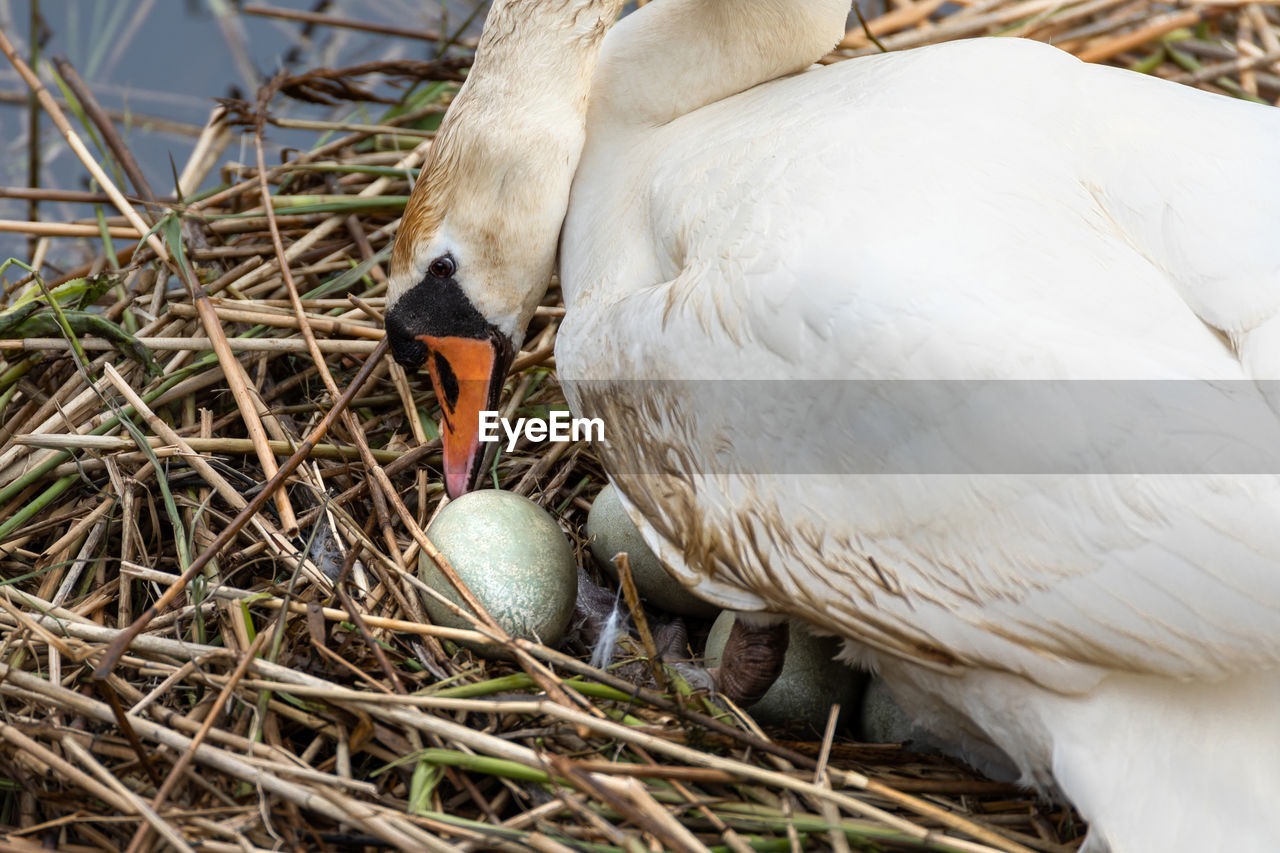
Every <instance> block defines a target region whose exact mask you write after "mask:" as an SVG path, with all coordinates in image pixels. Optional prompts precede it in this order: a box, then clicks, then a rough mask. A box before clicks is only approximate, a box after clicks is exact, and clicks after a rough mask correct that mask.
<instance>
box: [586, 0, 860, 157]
mask: <svg viewBox="0 0 1280 853" xmlns="http://www.w3.org/2000/svg"><path fill="white" fill-rule="evenodd" d="M850 5H851V4H850V2H849V0H656V2H653V3H650V4H649V5H647V6H645V7H644V8H642V9H640V10H638V11H636V12H635V13H634V14H632V15H628V16H627V17H626V18H623V19H622V21H620V22H619V23H618V25H617V26H616V27H614V28H613V30H612V32H610V34H609V36H608V38H607V39H606V40H605V45H604V48H603V50H602V51H601V54H600V64H599V66H598V67H597V68H596V74H595V79H594V81H593V83H592V90H591V112H590V118H589V120H588V134H592V133H595V132H596V130H597V128H599V129H600V130H601V131H604V132H607V129H609V128H616V127H618V126H633V127H634V126H644V125H649V126H653V125H659V124H664V123H666V122H668V121H671V120H672V119H674V118H678V117H679V116H682V115H685V114H686V113H690V112H693V111H694V110H696V109H698V108H699V107H703V106H706V105H707V104H710V103H714V102H715V101H719V100H722V99H723V98H727V97H729V96H730V95H735V94H737V93H738V92H742V91H745V90H747V89H750V88H751V87H752V86H755V85H757V84H759V83H763V82H765V81H767V80H773V79H774V78H776V77H782V76H784V75H787V74H793V73H795V72H797V71H801V70H803V69H804V68H805V67H807V66H808V65H810V64H812V63H813V62H815V61H816V60H818V59H819V58H820V57H822V56H823V55H825V54H826V53H827V52H828V51H829V50H831V48H832V46H834V45H835V44H836V42H838V41H839V40H840V39H841V38H842V37H843V36H844V32H845V29H844V25H845V20H846V18H847V17H848V15H849V7H850Z"/></svg>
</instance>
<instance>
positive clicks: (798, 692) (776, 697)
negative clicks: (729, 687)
mask: <svg viewBox="0 0 1280 853" xmlns="http://www.w3.org/2000/svg"><path fill="white" fill-rule="evenodd" d="M734 618H735V617H734V614H733V611H730V610H726V611H724V612H723V613H721V614H720V616H719V618H717V619H716V621H715V623H714V624H712V626H711V633H710V634H708V635H707V652H706V658H707V660H706V666H708V667H713V666H719V665H720V653H721V652H722V651H724V644H725V643H726V642H727V641H728V639H729V629H731V628H732V627H733V620H734ZM839 651H840V641H839V640H837V639H836V638H835V637H815V636H814V635H813V634H810V633H808V632H807V631H805V630H803V629H800V628H797V627H795V626H794V625H793V626H792V627H791V640H790V642H789V643H788V644H787V654H786V657H785V658H783V662H782V674H781V675H779V676H778V680H777V681H775V682H774V683H773V686H772V687H770V688H769V689H768V691H767V692H766V693H765V694H764V696H763V697H762V698H761V699H760V701H759V702H757V703H755V704H754V705H752V706H751V707H750V708H748V709H747V710H748V711H750V713H751V716H752V717H755V719H756V722H758V723H762V724H764V725H767V726H780V725H783V724H785V723H789V722H792V721H794V720H803V721H804V722H806V723H808V724H809V725H811V726H813V727H814V728H815V729H817V730H819V731H822V730H823V729H824V728H825V727H826V725H827V716H828V715H829V714H830V713H831V706H832V705H833V704H837V703H838V704H839V705H840V716H841V718H844V717H847V716H848V714H849V713H850V711H853V710H856V708H857V703H858V698H859V695H860V694H861V692H862V687H863V684H865V682H866V675H865V674H863V673H861V672H859V671H857V670H854V669H851V668H850V667H847V666H845V665H844V664H842V663H840V662H839V661H837V660H836V659H835V657H836V655H837V654H838V653H839Z"/></svg>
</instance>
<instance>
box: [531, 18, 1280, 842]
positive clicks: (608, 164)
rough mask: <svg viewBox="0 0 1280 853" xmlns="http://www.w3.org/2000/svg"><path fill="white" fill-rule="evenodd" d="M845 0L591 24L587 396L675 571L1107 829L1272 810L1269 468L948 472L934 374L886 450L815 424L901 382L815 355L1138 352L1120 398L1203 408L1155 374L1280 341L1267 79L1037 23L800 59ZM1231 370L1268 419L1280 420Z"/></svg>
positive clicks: (1075, 357)
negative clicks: (928, 453) (934, 459)
mask: <svg viewBox="0 0 1280 853" xmlns="http://www.w3.org/2000/svg"><path fill="white" fill-rule="evenodd" d="M577 2H578V3H579V4H583V3H585V4H586V5H591V4H590V3H586V0H577ZM567 5H569V6H572V5H574V3H573V2H570V3H568V4H567ZM841 5H844V6H845V9H844V11H847V3H844V4H841V3H837V2H833V0H805V2H795V3H794V4H793V7H792V8H794V9H795V10H804V14H806V15H809V16H810V17H812V18H813V21H812V22H806V21H804V20H800V21H799V22H798V23H795V22H793V27H794V29H795V30H796V32H795V33H793V34H792V36H793V41H794V43H795V44H796V45H797V47H796V49H795V53H794V55H792V56H786V55H780V54H779V50H780V49H779V48H778V47H777V46H776V44H771V45H767V46H761V45H760V44H758V43H756V42H754V41H752V37H751V36H750V35H749V34H750V33H752V32H758V31H768V32H769V33H770V34H771V36H773V37H774V38H775V41H776V42H780V43H783V44H785V43H787V39H788V32H787V30H786V26H785V25H784V24H781V23H778V22H777V21H775V22H773V25H771V26H761V24H762V21H761V20H759V19H753V17H752V16H754V15H766V14H776V13H778V10H779V9H783V8H785V7H787V6H788V4H777V3H772V2H762V3H758V4H753V5H752V8H751V9H750V10H748V8H747V6H746V4H741V3H725V4H723V7H732V8H733V14H734V15H736V16H737V19H734V18H718V17H717V16H718V15H721V14H723V8H721V9H720V10H718V11H717V8H716V7H717V4H716V3H715V2H714V0H660V2H656V3H653V4H651V5H650V6H649V7H646V8H645V9H643V10H641V11H640V12H638V13H636V14H634V15H632V16H629V17H628V18H626V19H624V20H623V22H622V23H620V24H618V25H617V26H616V27H615V28H614V29H613V31H612V32H611V33H610V34H609V35H608V36H607V37H606V38H605V40H604V44H603V47H602V48H601V52H600V61H599V65H598V67H597V68H596V70H595V75H594V78H593V82H592V88H591V93H590V102H589V107H588V108H587V110H586V113H585V119H584V120H585V147H584V148H583V151H582V154H581V159H580V160H579V161H578V163H577V168H576V171H574V172H573V175H574V177H573V184H572V192H571V194H570V196H569V203H568V209H567V216H566V219H565V222H564V228H563V231H562V234H561V238H560V258H559V264H560V275H561V286H562V289H563V292H564V297H565V303H566V307H567V314H566V317H565V320H564V322H563V324H562V325H561V328H560V332H559V336H558V340H557V346H556V361H557V369H558V373H559V375H560V378H561V380H562V381H563V382H564V383H565V386H566V391H567V394H568V395H569V397H570V402H571V404H572V405H573V406H574V408H575V409H576V410H577V411H578V413H579V414H583V415H588V416H592V417H602V418H603V419H604V421H605V423H606V434H607V438H608V446H607V447H606V448H605V449H604V450H603V453H604V456H605V462H606V466H607V467H608V468H609V470H610V472H611V475H612V477H613V478H614V480H615V481H616V482H617V484H618V486H619V488H620V490H621V492H622V494H623V495H624V496H625V498H626V502H627V504H628V507H629V509H630V510H631V512H632V515H633V517H634V519H635V520H636V522H637V523H638V525H639V526H640V528H641V530H642V532H643V533H644V535H645V538H646V540H647V541H648V543H649V544H650V545H651V546H652V547H653V548H654V549H655V551H656V552H657V553H658V555H659V556H660V557H661V558H662V559H663V560H664V562H666V564H667V565H668V567H669V568H670V569H671V570H672V572H673V573H674V574H676V575H677V576H678V577H679V578H680V579H681V580H682V581H683V582H684V583H685V584H686V585H688V586H690V587H692V588H694V589H695V590H697V591H698V592H699V593H700V594H702V595H704V596H705V597H707V598H709V599H711V600H713V601H715V602H717V603H719V604H721V605H722V606H726V607H732V608H734V609H738V610H742V611H763V612H766V613H771V614H778V615H782V616H786V617H788V618H792V619H796V620H801V621H803V622H805V623H807V624H808V625H810V626H812V627H813V628H815V629H816V630H818V631H820V632H825V633H829V634H834V635H836V636H840V637H843V638H845V640H846V646H845V654H846V655H847V656H848V657H849V658H850V659H851V660H853V661H855V662H859V663H862V664H865V665H868V666H871V667H874V668H877V669H879V670H880V671H881V673H882V674H883V675H884V677H885V679H886V681H887V682H888V683H889V685H890V687H891V689H892V690H893V691H894V692H895V694H896V696H897V697H898V698H899V699H900V700H901V703H902V704H903V705H904V707H906V708H907V709H908V710H910V711H914V712H915V713H916V714H917V716H919V717H920V718H921V719H922V721H923V722H925V723H926V724H927V725H929V726H931V727H932V728H934V729H935V730H937V731H938V732H939V733H940V734H942V735H943V736H945V737H949V738H951V739H952V740H954V741H956V742H957V743H959V744H960V745H961V747H962V748H964V749H966V750H968V752H969V754H970V755H971V756H972V757H973V758H974V760H975V761H976V762H978V763H980V764H982V765H984V766H994V765H999V764H1001V763H1006V764H1011V765H1012V767H1013V769H1015V770H1016V771H1017V772H1018V773H1019V774H1020V776H1021V777H1022V778H1023V779H1024V780H1025V781H1027V782H1028V783H1032V784H1036V785H1039V786H1041V787H1042V788H1045V789H1052V788H1058V789H1060V790H1061V791H1062V792H1064V793H1065V794H1066V795H1067V796H1068V797H1069V798H1070V799H1071V800H1072V801H1073V802H1074V803H1075V804H1076V805H1077V806H1078V807H1079V808H1080V809H1081V811H1082V813H1083V814H1084V815H1085V817H1086V818H1087V819H1088V820H1089V821H1090V822H1091V825H1092V826H1093V831H1092V833H1091V835H1090V842H1091V844H1094V845H1096V846H1097V849H1106V847H1107V846H1110V848H1111V849H1112V850H1114V851H1115V853H1126V852H1127V851H1147V850H1173V851H1177V850H1186V851H1191V850H1196V851H1199V850H1232V851H1239V850H1256V851H1272V850H1277V849H1280V810H1277V809H1275V808H1274V803H1275V802H1277V801H1278V800H1280V476H1276V475H1275V474H1274V473H1258V474H1242V473H1241V471H1239V470H1234V469H1233V470H1223V471H1219V472H1215V471H1213V470H1212V464H1211V463H1210V465H1209V466H1208V469H1207V470H1205V471H1197V472H1185V471H1172V472H1169V473H1133V472H1126V471H1124V470H1122V469H1113V468H1108V467H1106V466H1105V465H1102V466H1100V467H1099V466H1098V465H1094V466H1093V467H1090V465H1089V464H1084V465H1083V467H1082V468H1081V472H1077V473H1063V472H1060V471H1047V472H1035V471H1030V472H1017V471H1015V472H1012V473H1010V472H1007V471H998V470H997V471H991V470H984V469H983V468H982V467H981V466H980V465H975V467H974V470H964V467H963V460H964V453H965V448H964V447H958V448H957V447H949V448H946V450H947V454H944V456H945V458H947V459H949V460H953V461H955V460H959V468H957V469H956V470H947V471H945V472H944V473H932V472H930V471H929V470H927V465H926V466H925V469H920V468H912V467H911V466H910V464H908V463H909V462H910V460H911V459H912V456H913V454H914V453H916V452H917V451H918V450H919V448H920V447H923V446H929V445H928V442H929V441H930V440H933V438H934V437H933V436H932V434H931V432H930V431H931V429H932V428H933V427H934V424H932V423H930V420H929V414H930V411H929V410H928V409H924V410H922V411H921V413H920V416H919V417H918V418H917V419H916V420H912V413H911V412H906V413H905V414H904V413H899V415H900V417H901V424H902V425H903V429H902V432H901V434H900V435H898V434H895V435H890V436H889V437H888V439H887V441H882V444H881V445H880V446H881V448H882V449H883V450H884V452H885V454H887V456H886V458H884V459H881V460H880V461H881V462H883V463H884V467H883V468H882V469H878V470H875V471H868V470H864V469H862V468H859V467H858V464H856V463H854V462H850V461H849V460H847V459H845V458H844V457H843V455H842V453H843V451H842V450H841V447H839V446H837V447H836V448H835V449H834V451H833V450H832V448H831V446H830V439H831V438H832V436H835V437H836V438H838V439H840V440H843V441H844V442H845V444H844V448H846V449H847V450H848V451H849V455H850V458H852V457H853V456H854V455H856V454H855V453H854V451H855V450H856V448H857V444H858V441H859V435H860V434H861V435H870V434H872V432H874V431H875V430H877V429H882V428H883V427H884V424H883V423H882V422H880V421H878V420H877V419H878V418H880V417H882V416H883V415H884V412H885V409H884V408H883V407H882V408H879V409H877V408H876V407H875V406H874V405H872V406H870V407H868V408H865V409H864V408H861V407H857V406H853V407H851V406H850V405H849V404H848V401H847V400H842V399H840V395H841V393H842V392H841V391H839V390H833V391H831V393H830V394H827V395H824V396H815V395H814V393H813V391H812V388H813V387H818V386H813V385H804V384H803V383H798V382H797V380H812V381H813V382H815V383H816V382H827V383H828V384H829V386H830V387H831V388H832V389H839V388H844V387H846V381H847V380H867V381H872V382H883V381H887V380H930V381H931V380H1010V379H1018V380H1117V379H1123V380H1150V381H1151V384H1149V385H1148V384H1144V383H1143V382H1133V383H1130V385H1129V386H1126V387H1129V388H1132V389H1133V390H1132V394H1134V395H1136V398H1135V402H1134V404H1133V405H1134V407H1135V408H1136V409H1145V410H1146V411H1147V414H1149V415H1151V416H1152V421H1151V422H1152V423H1156V424H1159V423H1160V422H1161V420H1162V419H1167V421H1168V422H1170V423H1178V424H1186V423H1192V422H1194V417H1195V416H1196V415H1197V414H1198V413H1197V412H1195V411H1193V410H1192V409H1193V408H1194V406H1195V405H1198V403H1193V402H1192V401H1191V400H1192V398H1190V397H1188V400H1187V401H1184V402H1183V403H1181V404H1180V403H1179V402H1178V398H1177V395H1172V396H1170V395H1168V394H1167V393H1163V392H1162V390H1161V387H1162V386H1161V385H1160V383H1161V382H1165V381H1170V380H1215V381H1220V382H1224V383H1228V386H1224V387H1230V388H1244V389H1246V390H1247V389H1249V388H1250V384H1249V383H1250V382H1251V381H1252V380H1257V379H1270V378H1280V319H1277V317H1278V316H1280V238H1277V237H1276V234H1278V233H1280V153H1278V152H1280V148H1278V147H1277V141H1278V140H1280V111H1276V110H1274V109H1272V108H1266V107H1261V106H1255V105H1250V104H1244V103H1241V102H1234V101H1230V100H1228V99H1226V98H1221V97H1217V96H1212V95H1208V94H1205V93H1201V92H1196V91H1194V90H1191V89H1187V88H1184V87H1178V86H1175V85H1172V84H1168V83H1164V82H1162V81H1156V80H1152V79H1148V78H1144V77H1142V76H1140V75H1136V74H1132V73H1129V72H1124V71H1119V70H1116V69H1110V68H1102V67H1096V66H1087V65H1084V64H1082V63H1080V62H1078V61H1077V60H1075V59H1074V58H1072V57H1070V56H1068V55H1066V54H1064V53H1061V52H1059V51H1057V50H1055V49H1053V48H1049V47H1047V46H1044V45H1040V44H1036V43H1031V42H1025V41H1020V40H1015V39H1007V40H1006V39H987V40H981V41H972V42H957V43H951V44H946V45H941V46H937V47H932V48H924V49H918V50H913V51H909V52H905V53H895V54H888V55H884V56H878V57H871V58H864V59H859V60H854V61H850V62H846V63H839V64H836V65H833V66H827V67H822V68H813V69H808V70H803V71H802V70H801V69H803V68H804V66H805V65H807V64H808V63H809V62H811V61H812V60H814V59H816V58H817V56H818V55H820V54H821V50H818V51H817V52H814V51H813V50H812V49H811V48H810V47H808V46H807V45H808V44H809V42H813V41H815V40H816V41H822V39H823V37H824V36H823V30H822V25H820V24H819V23H818V22H819V21H821V22H825V25H827V26H828V27H829V25H830V24H832V23H833V22H835V23H836V24H837V25H842V23H843V20H842V14H841V10H840V8H839V7H840V6H841ZM796 14H797V20H799V18H803V15H801V14H800V12H799V11H797V13H796ZM699 15H701V16H702V20H701V21H700V23H701V24H702V26H701V27H690V26H688V25H689V23H690V19H691V18H697V17H698V16H699ZM710 19H715V23H716V26H718V27H719V29H716V28H715V27H712V26H710V24H708V21H709V20H710ZM837 19H839V20H837ZM779 20H786V19H779ZM735 21H736V22H735ZM813 30H817V35H814V33H813V32H812V31H813ZM735 39H736V41H735ZM806 39H807V40H808V41H806ZM700 40H701V43H705V44H711V45H713V46H714V50H715V52H716V55H715V60H716V61H717V62H720V63H721V64H722V66H723V67H725V68H727V69H728V70H726V71H724V72H723V75H722V76H720V77H717V74H718V69H717V65H716V64H714V63H713V62H706V63H705V64H704V63H703V61H702V60H701V59H700V58H698V57H702V56H705V51H703V50H702V48H701V47H700ZM802 42H803V44H801V43H802ZM830 43H831V42H830V41H829V40H828V41H827V42H826V46H828V47H829V45H830ZM823 49H825V48H823ZM700 51H701V52H700ZM735 51H736V52H735ZM770 51H772V53H771V52H770ZM806 51H808V53H806ZM682 52H683V53H682ZM809 54H812V55H809ZM592 58H594V54H592ZM584 61H586V60H584ZM753 63H754V64H753ZM757 66H758V67H757ZM753 67H754V68H755V72H754V74H755V77H754V78H753V77H752V73H753V72H752V71H751V69H752V68H753ZM691 69H692V70H691ZM793 72H799V73H793ZM651 75H658V76H659V77H662V75H666V77H667V78H669V82H670V85H664V82H663V80H662V79H659V80H657V81H656V82H654V83H653V84H652V85H650V82H649V77H650V76H651ZM682 75H684V76H682ZM682 84H683V85H682ZM664 93H670V94H665V95H664ZM664 98H665V100H664ZM521 332H522V329H521ZM706 380H713V381H716V382H721V383H723V381H724V380H735V381H743V382H757V383H765V382H770V381H772V386H764V385H757V386H755V388H756V390H757V391H759V389H760V388H762V387H774V388H776V389H777V393H776V394H772V393H771V394H762V393H753V394H751V395H744V394H735V393H732V392H725V391H724V390H723V388H725V387H732V386H725V385H723V384H721V385H720V386H718V387H719V388H720V389H721V390H720V391H719V392H717V391H715V390H708V389H711V388H713V386H708V385H703V384H699V382H702V381H706ZM1232 383H1234V384H1232ZM956 388H957V389H959V390H957V391H956V392H955V393H956V394H957V395H959V396H958V397H957V399H956V401H955V404H956V405H957V406H961V407H963V406H964V405H968V404H970V403H973V402H974V399H975V396H974V395H978V394H979V393H980V392H979V391H976V390H974V389H975V388H978V386H976V385H971V384H966V383H963V382H961V383H957V384H956ZM1146 393H1150V395H1151V396H1150V399H1149V400H1148V399H1147V398H1145V397H1143V396H1142V395H1143V394H1146ZM979 402H980V401H979ZM1180 405H1181V406H1182V407H1183V409H1185V410H1179V406H1180ZM1245 405H1246V408H1248V411H1249V412H1250V415H1251V417H1252V418H1253V419H1254V421H1255V425H1256V429H1255V430H1254V431H1253V432H1252V433H1250V435H1249V437H1248V439H1247V440H1246V441H1244V443H1245V444H1246V445H1248V447H1246V449H1247V450H1256V451H1257V452H1258V453H1259V454H1260V455H1265V453H1266V451H1267V450H1268V449H1269V448H1280V418H1277V417H1276V416H1275V415H1274V414H1273V413H1272V410H1271V404H1270V402H1269V401H1268V399H1267V394H1266V393H1265V391H1263V392H1260V393H1259V395H1258V399H1256V400H1251V401H1249V402H1247V403H1246V404H1245ZM1160 406H1166V407H1169V408H1168V409H1167V410H1162V409H1160V408H1158V407H1160ZM934 414H936V412H934ZM824 416H826V417H841V418H845V419H846V420H845V421H843V422H840V423H837V424H835V425H834V426H832V425H827V426H826V427H825V429H824V428H820V427H819V426H818V425H819V424H820V422H821V420H822V418H823V417H824ZM1094 416H1095V415H1094V413H1093V412H1090V411H1078V412H1070V411H1067V412H1065V417H1067V418H1068V419H1070V418H1072V417H1075V418H1079V419H1081V420H1082V421H1087V420H1089V419H1090V418H1091V417H1094ZM1106 416H1107V415H1106V413H1103V414H1099V415H1097V417H1106ZM1208 428H1210V427H1206V429H1208ZM819 433H821V434H822V436H823V437H824V440H826V441H827V444H824V445H822V446H821V447H818V442H817V441H816V438H815V440H814V442H812V446H809V445H808V444H807V442H808V440H809V437H810V436H816V435H817V434H819ZM1211 437H1212V436H1211ZM1124 438H1125V437H1124V436H1121V437H1120V438H1118V439H1116V440H1117V441H1118V442H1119V446H1118V447H1117V448H1110V449H1111V450H1115V451H1116V453H1121V454H1122V453H1123V452H1124V449H1125V448H1124ZM1134 438H1135V440H1136V441H1138V442H1139V443H1142V442H1146V441H1147V437H1145V436H1137V437H1134ZM1201 438H1203V436H1201ZM882 439H883V437H882ZM937 440H938V441H941V442H943V443H944V444H945V442H946V441H953V440H954V436H942V437H941V438H939V439H937ZM1021 440H1023V441H1025V443H1026V445H1027V447H1028V448H1029V449H1030V451H1031V452H1032V453H1033V454H1034V453H1036V452H1039V451H1045V452H1049V451H1051V450H1052V448H1049V447H1048V446H1047V445H1049V444H1050V443H1052V442H1054V441H1057V440H1058V437H1057V434H1056V433H1051V434H1044V435H1041V434H1040V433H1038V432H1035V431H1031V432H1030V433H1029V434H1027V435H1024V436H1022V437H1021ZM1151 440H1152V441H1155V440H1156V437H1153V438H1152V439H1151ZM1037 442H1042V443H1043V444H1044V445H1045V446H1043V447H1040V446H1037ZM1250 442H1252V444H1249V443H1250ZM783 445H790V446H792V447H795V448H798V451H797V452H796V454H795V455H794V456H787V457H785V461H784V462H781V463H780V462H779V461H778V459H779V456H778V448H779V446H783ZM830 453H834V456H824V455H823V454H830ZM948 454H949V455H948ZM1050 455H1052V454H1050ZM939 458H943V457H939ZM1106 458H1109V459H1115V458H1116V456H1111V457H1106ZM1245 458H1249V457H1248V456H1247V455H1246V457H1245ZM1095 462H1096V460H1095ZM1267 470H1268V471H1270V472H1274V471H1280V468H1270V469H1267Z"/></svg>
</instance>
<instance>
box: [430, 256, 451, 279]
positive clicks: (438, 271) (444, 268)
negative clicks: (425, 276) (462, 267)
mask: <svg viewBox="0 0 1280 853" xmlns="http://www.w3.org/2000/svg"><path fill="white" fill-rule="evenodd" d="M457 268H458V265H457V264H455V263H454V262H453V258H451V257H449V256H448V255H441V256H440V257H438V258H436V259H435V260H434V261H432V262H431V266H429V267H427V272H429V273H431V277H432V278H449V277H451V276H452V275H453V273H454V271H455V270H456V269H457Z"/></svg>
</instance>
